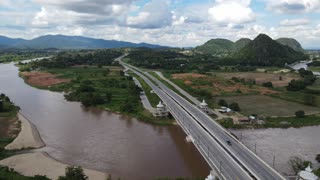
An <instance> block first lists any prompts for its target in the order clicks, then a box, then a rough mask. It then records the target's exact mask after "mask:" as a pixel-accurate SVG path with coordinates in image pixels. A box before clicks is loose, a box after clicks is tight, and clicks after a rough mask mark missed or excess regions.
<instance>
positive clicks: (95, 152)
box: [0, 64, 209, 180]
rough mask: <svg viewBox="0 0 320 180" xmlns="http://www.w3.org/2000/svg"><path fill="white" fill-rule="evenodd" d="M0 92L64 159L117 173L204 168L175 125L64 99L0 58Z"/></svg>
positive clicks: (150, 175)
mask: <svg viewBox="0 0 320 180" xmlns="http://www.w3.org/2000/svg"><path fill="white" fill-rule="evenodd" d="M0 92H3V93H5V94H7V95H8V96H9V97H10V98H11V100H12V101H13V102H15V103H16V104H17V105H18V106H20V107H21V110H22V113H23V114H24V115H25V116H26V117H27V118H28V119H29V120H30V121H32V123H34V124H35V125H36V127H37V128H38V130H39V133H40V135H41V137H42V139H43V140H44V142H45V143H46V145H47V146H46V147H45V148H43V149H42V150H43V151H46V152H48V153H49V155H51V156H52V157H53V158H55V159H57V160H59V161H62V162H64V163H68V164H74V165H81V166H83V167H86V168H91V169H96V170H100V171H104V172H109V173H112V174H116V176H117V177H121V179H130V180H135V179H139V180H143V179H154V178H155V177H167V176H169V177H177V176H184V177H190V176H202V177H205V176H206V175H208V173H209V168H208V165H207V164H206V162H205V161H204V160H203V158H202V157H201V156H200V154H199V153H198V152H197V150H196V149H195V148H194V146H193V145H192V144H188V143H186V142H185V134H184V133H183V131H182V130H181V129H180V128H179V127H176V126H172V127H161V126H160V127H159V126H153V125H150V124H145V123H142V122H139V121H137V120H135V119H128V118H125V117H122V116H121V115H117V114H114V113H110V112H106V111H100V110H97V109H85V108H83V107H81V105H80V104H79V103H76V102H67V101H66V100H64V97H63V95H62V94H61V93H55V92H49V91H46V90H39V89H35V88H32V87H30V86H28V85H26V84H25V83H24V82H23V80H22V79H21V78H19V76H18V70H17V68H16V67H15V66H14V65H13V64H0Z"/></svg>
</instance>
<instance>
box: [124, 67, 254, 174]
mask: <svg viewBox="0 0 320 180" xmlns="http://www.w3.org/2000/svg"><path fill="white" fill-rule="evenodd" d="M123 65H124V66H126V67H127V68H129V69H131V70H132V71H133V72H134V73H136V74H137V75H139V76H140V77H141V78H142V79H143V80H144V81H145V82H146V83H147V84H148V85H149V86H150V87H151V88H152V89H153V90H154V91H155V93H157V95H158V96H159V97H160V98H161V100H162V101H163V102H164V103H165V104H166V105H167V107H168V109H169V111H170V112H171V114H172V115H173V116H174V117H175V119H176V120H177V121H178V122H179V124H180V125H181V127H182V128H183V129H184V131H185V132H186V133H187V134H188V135H190V136H192V138H193V139H194V144H195V146H196V148H197V149H198V150H199V152H200V153H201V154H202V155H203V157H204V158H205V160H206V161H207V162H208V164H209V165H210V166H211V167H212V168H213V169H214V170H215V171H216V172H221V173H219V175H218V176H219V177H220V179H230V180H249V179H252V178H251V177H250V176H249V175H248V173H247V172H246V171H245V170H243V168H242V167H241V166H239V165H238V163H237V162H236V161H235V160H234V159H233V158H232V157H231V156H230V155H229V154H228V153H226V152H225V150H224V149H223V148H221V146H220V145H219V144H218V142H216V140H214V139H213V138H212V137H210V135H209V134H208V133H207V132H206V131H205V130H204V129H203V127H202V126H201V125H199V123H198V122H196V121H194V118H193V117H192V116H190V114H189V113H188V112H186V111H185V110H184V109H183V108H182V107H181V106H180V105H178V104H177V103H176V102H175V101H174V100H173V99H172V98H171V97H169V96H168V95H167V94H166V93H165V92H164V91H163V90H161V89H160V88H159V87H158V86H156V85H155V84H154V83H153V82H151V81H150V80H149V79H148V78H147V77H146V76H145V75H144V74H142V73H140V72H138V71H136V70H135V69H133V68H131V67H130V66H128V65H126V64H123Z"/></svg>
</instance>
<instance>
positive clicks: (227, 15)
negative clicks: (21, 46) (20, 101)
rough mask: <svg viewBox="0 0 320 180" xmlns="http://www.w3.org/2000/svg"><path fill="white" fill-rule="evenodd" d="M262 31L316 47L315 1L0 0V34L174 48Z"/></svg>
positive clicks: (319, 7) (319, 11) (319, 6)
mask: <svg viewBox="0 0 320 180" xmlns="http://www.w3.org/2000/svg"><path fill="white" fill-rule="evenodd" d="M259 33H265V34H268V35H269V36H271V37H272V38H274V39H276V38H280V37H290V38H295V39H297V40H298V41H299V42H300V43H301V44H302V46H303V47H304V48H320V0H0V35H3V36H8V37H13V38H25V39H32V38H35V37H38V36H42V35H47V34H64V35H74V36H87V37H93V38H101V39H108V40H110V39H114V40H121V41H130V42H136V43H139V42H146V43H153V44H160V45H166V46H175V47H194V46H197V45H201V44H203V43H204V42H206V41H208V40H210V39H214V38H227V39H230V40H232V41H236V40H238V39H240V38H250V39H253V38H255V37H256V36H257V35H258V34H259Z"/></svg>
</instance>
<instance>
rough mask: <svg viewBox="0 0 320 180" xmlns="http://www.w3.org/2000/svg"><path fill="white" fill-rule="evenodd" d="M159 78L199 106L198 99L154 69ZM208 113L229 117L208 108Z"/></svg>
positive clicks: (218, 117)
mask: <svg viewBox="0 0 320 180" xmlns="http://www.w3.org/2000/svg"><path fill="white" fill-rule="evenodd" d="M154 72H155V73H156V74H157V75H158V76H159V77H160V78H161V79H163V80H164V81H166V82H167V83H169V84H170V85H171V86H172V87H174V88H175V89H177V90H178V91H179V92H180V93H181V94H182V95H184V96H185V97H186V98H188V99H189V100H190V101H191V102H192V103H193V104H194V105H196V106H199V105H200V103H201V102H200V101H199V100H198V99H197V98H195V97H193V96H192V95H190V94H189V93H188V92H186V91H185V90H183V89H182V88H180V87H179V86H178V85H176V84H175V83H173V82H172V81H170V80H169V79H167V78H166V77H164V76H163V74H162V73H161V72H159V71H154ZM208 111H209V113H213V114H215V115H216V116H217V119H223V118H229V116H226V115H224V114H221V113H220V112H217V111H215V110H213V109H210V108H208Z"/></svg>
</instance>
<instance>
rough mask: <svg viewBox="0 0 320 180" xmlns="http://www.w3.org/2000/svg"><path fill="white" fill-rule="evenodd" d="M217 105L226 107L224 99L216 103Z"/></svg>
mask: <svg viewBox="0 0 320 180" xmlns="http://www.w3.org/2000/svg"><path fill="white" fill-rule="evenodd" d="M218 105H219V106H224V107H228V103H227V101H226V100H224V99H220V100H219V102H218Z"/></svg>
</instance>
